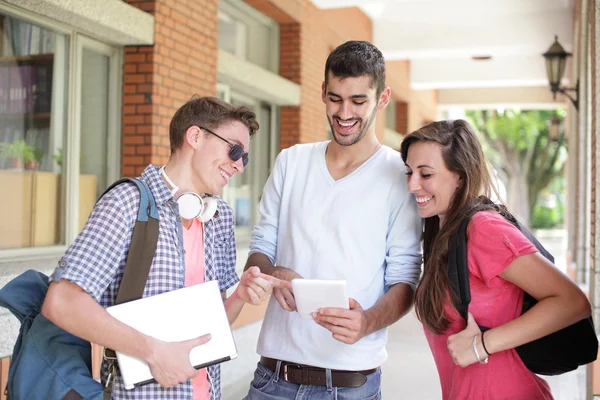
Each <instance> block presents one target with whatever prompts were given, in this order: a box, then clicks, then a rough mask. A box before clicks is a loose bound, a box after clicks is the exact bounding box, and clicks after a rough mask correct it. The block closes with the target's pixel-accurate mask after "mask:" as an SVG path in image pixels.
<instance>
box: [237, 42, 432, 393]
mask: <svg viewBox="0 0 600 400" xmlns="http://www.w3.org/2000/svg"><path fill="white" fill-rule="evenodd" d="M390 96H391V91H390V88H389V87H387V86H385V61H384V59H383V56H382V54H381V52H380V51H379V50H378V49H377V48H376V47H375V46H373V45H372V44H370V43H368V42H361V41H350V42H346V43H344V44H342V45H340V46H339V47H337V48H336V49H335V50H333V52H332V53H331V54H330V55H329V57H328V59H327V62H326V65H325V80H324V82H323V86H322V99H323V102H324V103H325V111H326V115H327V119H328V122H329V125H330V127H331V133H332V136H333V140H331V141H327V142H320V143H310V144H300V145H296V146H293V147H291V148H289V149H286V150H283V151H282V152H281V154H280V155H279V157H278V158H277V161H276V162H275V166H274V168H273V173H272V175H271V176H270V178H269V180H268V182H267V184H266V186H265V189H264V193H263V197H262V200H261V204H260V213H261V220H260V222H259V224H258V225H257V226H256V227H255V228H254V231H253V233H252V238H251V243H250V256H249V258H248V262H247V264H246V265H247V267H246V268H249V267H250V266H258V267H260V269H261V271H262V272H263V273H265V274H269V275H273V276H275V277H277V278H279V279H283V280H289V281H291V280H292V279H294V278H311V279H344V280H346V281H347V291H348V295H349V297H350V309H349V310H345V309H340V308H328V309H323V310H321V311H320V313H317V314H315V315H314V316H313V320H312V321H311V320H308V321H307V320H302V319H301V318H300V316H299V315H298V313H297V312H296V311H295V302H294V297H293V293H292V292H291V291H290V290H289V289H281V290H279V289H276V290H274V292H273V296H272V298H271V300H270V303H269V306H268V309H267V313H266V315H265V319H264V322H263V325H262V331H261V334H260V338H259V342H258V353H259V354H260V355H261V360H260V362H259V364H258V367H257V370H256V372H255V376H254V380H253V381H252V383H251V385H250V390H249V392H248V396H247V397H246V399H248V400H258V399H260V400H262V399H271V400H275V399H312V400H315V399H317V400H318V399H325V398H327V399H331V398H337V399H366V398H369V399H376V398H379V397H380V396H381V389H380V387H381V371H380V366H381V364H382V363H383V362H384V361H385V360H386V358H387V352H386V350H385V345H386V342H387V329H385V328H386V327H387V326H389V325H390V324H392V323H394V322H396V321H398V320H399V319H400V318H401V317H402V316H403V315H405V314H406V313H407V312H408V311H409V310H410V308H411V306H412V302H413V296H414V289H415V287H416V284H417V281H418V279H419V275H420V266H421V246H420V238H421V219H420V217H419V216H418V214H417V212H416V205H415V201H414V196H411V195H410V193H409V192H408V190H407V187H406V178H405V176H404V175H405V170H404V165H403V163H402V160H401V158H400V155H399V153H398V152H396V151H395V150H393V149H391V148H389V147H387V146H383V145H381V144H380V143H379V141H378V140H377V137H376V135H375V121H376V118H377V112H378V111H379V110H382V109H384V108H385V107H386V106H387V104H388V102H389V99H390ZM332 396H333V397H332Z"/></svg>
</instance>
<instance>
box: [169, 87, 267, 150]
mask: <svg viewBox="0 0 600 400" xmlns="http://www.w3.org/2000/svg"><path fill="white" fill-rule="evenodd" d="M233 121H238V122H241V123H242V124H244V125H245V126H246V127H247V128H248V131H249V132H250V137H252V136H254V134H255V133H256V131H258V122H257V121H256V114H255V113H254V111H252V110H251V109H250V108H249V107H246V106H240V107H237V106H234V105H231V104H229V103H227V102H225V101H223V100H221V99H218V98H216V97H200V96H194V97H192V98H191V99H190V100H188V101H187V102H186V103H185V104H184V105H182V106H181V107H179V109H178V110H177V111H176V112H175V115H174V116H173V119H171V124H170V125H169V140H170V142H171V154H173V153H174V152H175V150H177V149H179V148H181V146H182V145H183V138H184V136H185V132H186V131H187V130H188V128H189V127H190V126H194V125H196V126H201V127H204V128H207V129H217V128H218V127H219V126H221V125H223V124H225V123H228V122H233Z"/></svg>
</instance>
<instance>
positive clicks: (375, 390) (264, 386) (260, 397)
mask: <svg viewBox="0 0 600 400" xmlns="http://www.w3.org/2000/svg"><path fill="white" fill-rule="evenodd" d="M280 368H281V361H278V362H277V368H276V369H277V370H276V371H275V372H273V371H271V370H270V369H268V368H266V367H265V366H263V365H262V364H261V363H258V365H257V367H256V371H254V379H253V380H252V383H250V391H249V392H248V395H247V396H246V397H244V400H380V399H381V398H382V397H381V369H380V368H378V369H377V370H376V371H375V372H373V373H372V374H370V375H367V381H366V382H365V384H364V385H362V386H361V387H357V388H347V387H334V386H332V385H331V372H330V370H327V371H328V372H327V386H313V385H296V384H294V383H289V382H286V381H285V380H283V378H281V377H280V376H279V371H280Z"/></svg>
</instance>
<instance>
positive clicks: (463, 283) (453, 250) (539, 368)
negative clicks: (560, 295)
mask: <svg viewBox="0 0 600 400" xmlns="http://www.w3.org/2000/svg"><path fill="white" fill-rule="evenodd" d="M495 209H496V211H498V212H499V213H500V214H502V215H503V216H504V218H506V219H507V220H508V221H509V222H510V223H512V224H513V225H515V226H516V227H517V228H518V229H519V230H520V231H521V233H523V235H525V237H527V239H529V241H531V243H533V245H534V246H535V247H537V249H538V251H539V252H540V253H541V254H542V255H543V256H544V257H546V258H547V259H548V260H550V262H552V263H553V264H554V257H553V256H552V255H551V254H550V253H549V252H548V251H547V250H546V249H545V248H544V246H542V245H541V243H540V242H539V241H538V240H537V239H536V238H535V237H534V236H533V234H532V233H531V232H530V231H529V230H528V229H527V228H525V227H524V226H523V225H521V224H520V223H519V221H517V220H516V219H515V218H514V217H513V216H512V215H511V214H510V213H509V212H508V211H507V210H506V208H505V207H503V206H499V205H495ZM470 219H471V217H470V216H468V217H467V218H465V219H464V220H463V221H462V223H461V225H460V227H459V229H458V231H457V232H456V233H455V234H453V235H452V236H451V237H450V239H449V242H448V278H449V280H450V289H451V290H452V292H453V294H454V295H455V296H454V300H455V304H454V305H455V307H456V309H457V310H458V312H459V313H460V315H461V316H462V317H463V318H464V319H465V321H466V320H467V315H468V311H469V303H470V302H471V291H470V288H469V269H468V259H467V225H468V223H469V220H470ZM536 303H537V300H536V299H534V298H533V297H532V296H530V295H529V294H528V293H525V295H524V299H523V308H522V310H521V314H523V313H525V312H526V311H528V310H529V309H530V308H531V307H533V306H534V305H535V304H536ZM479 328H480V329H481V331H482V332H485V331H486V330H488V329H489V328H487V327H484V326H481V325H480V326H479ZM515 350H516V351H517V354H518V355H519V357H520V358H521V360H522V361H523V363H524V364H525V366H526V367H527V368H528V369H529V370H530V371H532V372H534V373H536V374H540V375H559V374H563V373H565V372H569V371H572V370H575V369H577V367H579V366H580V365H584V364H588V363H590V362H592V361H594V360H596V357H597V354H598V338H597V337H596V332H595V330H594V322H593V320H592V318H591V317H589V318H585V319H582V320H581V321H579V322H577V323H575V324H573V325H570V326H568V327H566V328H563V329H561V330H560V331H557V332H554V333H551V334H550V335H547V336H544V337H542V338H540V339H537V340H534V341H532V342H529V343H525V344H523V345H521V346H519V347H517V348H516V349H515Z"/></svg>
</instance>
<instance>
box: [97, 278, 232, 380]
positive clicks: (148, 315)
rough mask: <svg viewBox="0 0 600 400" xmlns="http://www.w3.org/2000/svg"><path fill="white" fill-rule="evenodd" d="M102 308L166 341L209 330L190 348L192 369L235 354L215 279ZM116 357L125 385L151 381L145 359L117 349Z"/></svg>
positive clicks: (128, 323)
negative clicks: (206, 336)
mask: <svg viewBox="0 0 600 400" xmlns="http://www.w3.org/2000/svg"><path fill="white" fill-rule="evenodd" d="M106 310H107V311H108V312H109V313H110V314H111V315H112V316H113V317H115V318H116V319H118V320H119V321H121V322H124V323H126V324H127V325H129V326H131V327H133V328H135V329H137V330H138V331H140V332H142V333H144V334H146V335H149V336H152V337H154V338H156V339H159V340H163V341H166V342H175V341H182V340H188V339H193V338H196V337H198V336H201V335H204V334H206V333H210V334H211V335H212V338H211V339H210V341H209V342H207V343H205V344H203V345H201V346H198V347H195V348H194V349H192V351H191V352H190V362H191V364H192V365H193V366H194V367H196V369H200V368H204V367H207V366H209V365H213V364H217V363H221V362H224V361H228V360H231V359H234V358H236V357H237V349H236V347H235V342H234V340H233V334H232V332H231V327H230V326H229V321H228V320H227V314H226V313H225V306H224V305H223V299H222V297H221V292H220V291H219V285H218V283H217V281H210V282H206V283H202V284H199V285H194V286H190V287H186V288H183V289H178V290H173V291H171V292H167V293H162V294H159V295H157V296H152V297H146V298H143V299H139V300H134V301H130V302H128V303H124V304H119V305H116V306H112V307H108V308H107V309H106ZM117 361H118V362H119V369H120V370H121V375H122V377H123V382H124V383H125V388H126V389H133V388H134V387H137V386H141V385H144V384H147V383H151V382H155V381H154V379H153V378H152V374H151V373H150V367H148V364H147V363H146V362H145V361H143V360H141V359H139V358H136V357H133V356H130V355H127V354H124V353H120V352H117Z"/></svg>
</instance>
